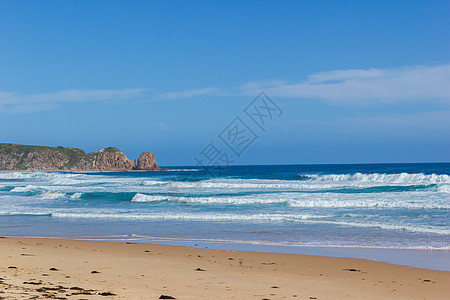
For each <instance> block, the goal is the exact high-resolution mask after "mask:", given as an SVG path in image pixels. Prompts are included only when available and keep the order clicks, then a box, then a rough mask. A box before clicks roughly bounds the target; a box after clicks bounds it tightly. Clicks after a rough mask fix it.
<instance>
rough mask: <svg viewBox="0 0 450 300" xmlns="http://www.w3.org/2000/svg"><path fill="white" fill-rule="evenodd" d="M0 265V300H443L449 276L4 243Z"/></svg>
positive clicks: (70, 243) (322, 262)
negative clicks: (51, 299)
mask: <svg viewBox="0 0 450 300" xmlns="http://www.w3.org/2000/svg"><path fill="white" fill-rule="evenodd" d="M0 259H1V261H0V272H1V273H0V277H1V278H0V299H43V298H53V299H173V298H176V299H421V300H422V299H450V272H442V271H431V270H424V269H418V268H410V267H405V266H397V265H390V264H385V263H380V262H373V261H366V260H359V259H349V258H334V257H321V256H310V255H292V254H275V253H259V252H239V251H223V250H210V249H197V248H187V247H177V246H162V245H153V244H133V243H108V242H92V241H76V240H62V239H43V238H42V239H40V238H17V237H14V238H13V237H5V238H0ZM443 263H444V262H443ZM445 263H448V262H445ZM163 295H164V296H166V298H164V297H163ZM169 296H170V297H173V298H169ZM33 297H35V298H33Z"/></svg>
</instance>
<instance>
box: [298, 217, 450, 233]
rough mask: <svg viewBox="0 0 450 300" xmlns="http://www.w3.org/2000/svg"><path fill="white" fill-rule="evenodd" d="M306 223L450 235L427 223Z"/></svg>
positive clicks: (314, 221) (323, 221)
mask: <svg viewBox="0 0 450 300" xmlns="http://www.w3.org/2000/svg"><path fill="white" fill-rule="evenodd" d="M304 223H311V224H330V225H340V226H348V227H359V228H380V229H384V230H395V231H409V232H418V233H431V234H439V235H450V229H449V228H448V227H447V228H438V227H436V226H426V225H410V224H386V223H380V222H365V223H360V222H344V221H328V220H317V221H316V220H307V221H305V222H304Z"/></svg>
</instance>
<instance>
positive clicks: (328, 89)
mask: <svg viewBox="0 0 450 300" xmlns="http://www.w3.org/2000/svg"><path fill="white" fill-rule="evenodd" d="M241 90H242V91H243V92H244V93H245V94H248V95H255V94H257V93H258V92H259V91H261V90H262V91H265V92H266V93H267V94H268V95H270V96H271V97H289V98H309V99H320V100H324V101H329V102H334V103H355V102H385V103H394V102H399V101H429V100H434V101H436V100H437V101H445V102H450V65H449V64H446V65H439V66H428V67H424V66H416V67H404V68H396V69H367V70H358V69H350V70H338V71H329V72H322V73H316V74H312V75H310V76H309V77H308V79H307V80H306V81H304V82H299V83H288V82H281V81H270V82H249V83H247V84H246V85H244V86H242V87H241Z"/></svg>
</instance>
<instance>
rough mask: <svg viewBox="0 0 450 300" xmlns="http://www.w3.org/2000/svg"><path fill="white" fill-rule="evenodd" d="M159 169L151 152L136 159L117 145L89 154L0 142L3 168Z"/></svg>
mask: <svg viewBox="0 0 450 300" xmlns="http://www.w3.org/2000/svg"><path fill="white" fill-rule="evenodd" d="M132 170H142V171H159V170H161V168H160V167H159V166H158V164H157V163H156V161H155V155H154V154H153V153H151V152H144V153H142V154H141V155H140V156H139V158H138V160H137V162H136V161H135V160H131V159H128V158H127V157H126V155H125V154H124V153H123V152H122V151H120V150H119V149H117V148H114V147H109V148H105V149H102V150H100V151H98V152H92V153H86V152H84V151H83V150H81V149H78V148H68V147H46V146H30V145H18V144H1V143H0V171H45V172H54V171H69V172H86V171H92V172H96V171H132Z"/></svg>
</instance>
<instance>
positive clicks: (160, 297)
mask: <svg viewBox="0 0 450 300" xmlns="http://www.w3.org/2000/svg"><path fill="white" fill-rule="evenodd" d="M159 299H176V298H175V297H172V296H167V295H161V296H159Z"/></svg>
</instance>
